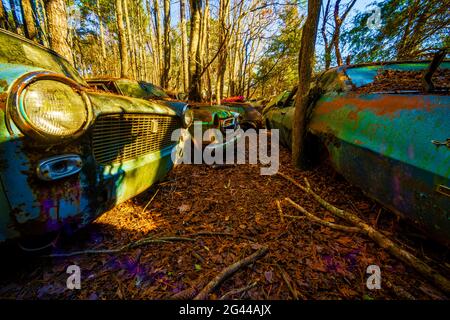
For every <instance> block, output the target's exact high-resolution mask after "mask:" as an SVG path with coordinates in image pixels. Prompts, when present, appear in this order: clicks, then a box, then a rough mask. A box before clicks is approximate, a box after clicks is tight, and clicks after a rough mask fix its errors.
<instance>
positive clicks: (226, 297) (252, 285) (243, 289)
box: [219, 281, 258, 300]
mask: <svg viewBox="0 0 450 320" xmlns="http://www.w3.org/2000/svg"><path fill="white" fill-rule="evenodd" d="M257 285H258V282H257V281H255V282H253V283H251V284H249V285H248V286H245V287H243V288H239V289H233V290H231V291H228V292H227V293H225V294H224V295H223V296H221V297H220V298H219V300H229V299H230V298H231V297H232V296H234V295H236V294H240V293H243V292H247V291H248V290H250V289H252V288H254V287H256V286H257Z"/></svg>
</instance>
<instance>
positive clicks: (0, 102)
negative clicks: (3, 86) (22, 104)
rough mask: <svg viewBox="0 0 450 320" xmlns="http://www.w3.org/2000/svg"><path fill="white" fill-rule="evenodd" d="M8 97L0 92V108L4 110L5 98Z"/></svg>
mask: <svg viewBox="0 0 450 320" xmlns="http://www.w3.org/2000/svg"><path fill="white" fill-rule="evenodd" d="M7 97H8V94H7V93H0V110H3V111H5V110H6V99H7Z"/></svg>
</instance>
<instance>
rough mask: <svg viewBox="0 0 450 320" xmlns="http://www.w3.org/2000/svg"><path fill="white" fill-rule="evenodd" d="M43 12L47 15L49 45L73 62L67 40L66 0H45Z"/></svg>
mask: <svg viewBox="0 0 450 320" xmlns="http://www.w3.org/2000/svg"><path fill="white" fill-rule="evenodd" d="M45 12H46V15H47V23H48V33H49V34H48V36H49V39H50V47H51V48H52V49H53V50H54V51H56V52H57V53H59V54H60V55H61V56H63V57H64V58H66V59H67V60H68V61H69V62H70V63H71V64H73V56H72V50H71V48H70V46H69V44H68V42H67V38H68V36H69V28H68V25H67V12H66V2H65V1H64V0H46V1H45Z"/></svg>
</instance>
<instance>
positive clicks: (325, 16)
mask: <svg viewBox="0 0 450 320" xmlns="http://www.w3.org/2000/svg"><path fill="white" fill-rule="evenodd" d="M355 3H356V0H351V1H350V2H349V3H347V4H346V5H344V13H343V14H342V15H339V11H340V8H341V0H336V1H335V3H334V11H333V21H334V25H333V29H332V31H331V32H329V31H328V30H327V25H329V20H330V19H331V17H330V10H331V5H332V4H331V1H330V0H327V3H326V5H325V7H323V10H322V25H321V30H320V31H321V34H322V38H323V42H324V47H325V48H324V57H325V69H326V70H328V69H329V68H330V66H331V58H332V57H331V52H332V51H333V49H334V52H335V56H336V64H337V65H338V66H340V65H342V63H343V61H342V55H341V49H340V35H341V27H342V24H343V23H344V21H345V19H346V18H347V16H348V14H349V12H350V10H351V9H352V8H353V6H354V5H355ZM329 34H331V40H329V39H328V35H329Z"/></svg>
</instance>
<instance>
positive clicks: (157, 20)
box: [153, 0, 164, 85]
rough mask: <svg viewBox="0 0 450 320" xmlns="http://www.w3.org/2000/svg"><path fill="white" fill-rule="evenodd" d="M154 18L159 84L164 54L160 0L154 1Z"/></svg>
mask: <svg viewBox="0 0 450 320" xmlns="http://www.w3.org/2000/svg"><path fill="white" fill-rule="evenodd" d="M153 19H154V21H155V22H154V23H155V33H156V46H157V47H156V52H157V54H158V75H159V77H160V78H159V80H158V81H159V83H158V84H159V85H162V74H163V72H162V71H163V68H164V66H163V57H162V56H163V55H162V30H161V11H160V10H159V0H154V1H153Z"/></svg>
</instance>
